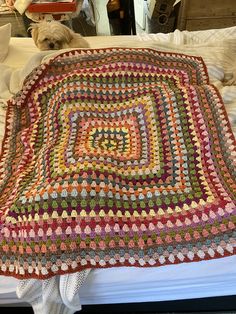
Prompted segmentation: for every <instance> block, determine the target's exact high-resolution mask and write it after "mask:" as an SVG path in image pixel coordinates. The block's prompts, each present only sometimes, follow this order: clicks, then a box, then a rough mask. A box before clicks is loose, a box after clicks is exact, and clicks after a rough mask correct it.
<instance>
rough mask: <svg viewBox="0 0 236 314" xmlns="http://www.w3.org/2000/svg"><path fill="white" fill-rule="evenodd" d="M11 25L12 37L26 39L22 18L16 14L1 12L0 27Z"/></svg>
mask: <svg viewBox="0 0 236 314" xmlns="http://www.w3.org/2000/svg"><path fill="white" fill-rule="evenodd" d="M8 23H11V36H12V37H27V36H28V35H27V31H26V29H25V25H24V21H23V18H22V16H21V15H20V14H19V13H18V12H15V11H14V12H12V11H3V12H0V26H2V25H5V24H8Z"/></svg>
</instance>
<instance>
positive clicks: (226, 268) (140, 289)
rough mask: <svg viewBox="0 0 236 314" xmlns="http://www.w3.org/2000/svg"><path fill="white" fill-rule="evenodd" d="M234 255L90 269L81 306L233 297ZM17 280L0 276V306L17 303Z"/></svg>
mask: <svg viewBox="0 0 236 314" xmlns="http://www.w3.org/2000/svg"><path fill="white" fill-rule="evenodd" d="M235 265H236V256H232V257H226V258H222V259H217V260H210V261H203V262H194V263H183V264H179V265H169V266H164V267H159V268H154V267H149V268H145V269H143V268H136V267H118V268H109V269H96V270H92V271H91V272H90V274H89V275H88V277H87V279H86V281H85V283H84V284H83V286H82V287H81V288H80V301H81V304H82V305H85V304H114V303H134V302H154V301H170V300H181V299H192V298H202V297H215V296H227V295H235V294H236V268H235ZM17 284H18V280H17V279H15V278H12V277H3V276H0V304H6V303H7V304H10V303H19V299H18V298H17V296H16V292H15V291H16V287H17Z"/></svg>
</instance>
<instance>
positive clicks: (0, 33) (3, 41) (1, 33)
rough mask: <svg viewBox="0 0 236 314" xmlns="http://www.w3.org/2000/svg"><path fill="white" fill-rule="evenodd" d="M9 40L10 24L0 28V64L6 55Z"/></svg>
mask: <svg viewBox="0 0 236 314" xmlns="http://www.w3.org/2000/svg"><path fill="white" fill-rule="evenodd" d="M10 38H11V24H10V23H9V24H6V25H3V26H1V27H0V62H3V61H4V59H5V58H6V56H7V53H8V47H9V41H10Z"/></svg>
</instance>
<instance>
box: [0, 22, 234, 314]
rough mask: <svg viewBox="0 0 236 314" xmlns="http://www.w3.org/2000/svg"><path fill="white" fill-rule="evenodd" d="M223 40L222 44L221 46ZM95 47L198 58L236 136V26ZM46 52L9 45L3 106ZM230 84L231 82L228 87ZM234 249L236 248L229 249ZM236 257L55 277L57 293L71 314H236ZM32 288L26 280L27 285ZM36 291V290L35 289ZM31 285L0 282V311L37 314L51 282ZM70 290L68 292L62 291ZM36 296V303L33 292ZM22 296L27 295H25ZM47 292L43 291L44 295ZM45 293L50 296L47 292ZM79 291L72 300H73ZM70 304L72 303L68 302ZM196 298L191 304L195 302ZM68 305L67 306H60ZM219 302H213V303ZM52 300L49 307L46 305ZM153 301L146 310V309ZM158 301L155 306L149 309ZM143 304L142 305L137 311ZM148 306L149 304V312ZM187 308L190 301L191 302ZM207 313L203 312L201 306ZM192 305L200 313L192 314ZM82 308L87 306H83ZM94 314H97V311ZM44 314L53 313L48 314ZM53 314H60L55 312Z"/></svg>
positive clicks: (120, 39)
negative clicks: (133, 311)
mask: <svg viewBox="0 0 236 314" xmlns="http://www.w3.org/2000/svg"><path fill="white" fill-rule="evenodd" d="M222 38H223V39H222ZM87 40H88V41H89V43H90V46H91V47H92V48H106V47H148V48H152V49H158V50H160V51H165V52H166V51H167V52H168V51H175V52H177V53H185V54H188V55H195V56H201V57H202V58H203V60H204V62H205V64H206V66H207V70H208V73H209V77H210V82H211V83H212V84H214V85H215V86H216V87H217V88H218V89H219V91H220V94H221V96H222V98H223V100H224V103H225V107H226V110H227V113H228V115H229V121H230V123H231V127H232V130H233V132H234V134H235V132H236V86H235V85H233V84H232V85H227V84H225V82H226V81H227V80H228V81H230V82H231V83H232V82H233V80H232V77H233V71H232V70H233V68H232V64H235V56H236V27H232V28H227V29H220V30H209V31H198V32H187V31H184V32H180V31H178V30H176V31H175V32H174V33H171V34H141V35H138V36H112V37H102V36H98V37H88V38H87ZM48 57H51V55H50V56H48V52H38V50H37V48H36V47H35V45H34V43H33V41H32V39H31V38H11V39H10V44H9V50H8V53H7V56H6V58H5V60H4V61H3V62H2V64H0V73H1V74H0V81H1V83H0V98H1V102H2V104H5V103H6V100H7V99H8V98H9V97H11V96H13V95H14V94H15V93H17V91H18V90H19V89H20V87H21V85H22V82H23V79H24V78H25V77H26V76H27V75H28V74H29V73H30V72H31V70H33V69H34V67H35V66H36V65H38V64H40V63H41V62H42V60H48ZM233 83H234V82H233ZM0 117H1V119H0V120H1V121H0V123H1V125H0V131H1V138H2V137H3V133H4V128H5V127H4V124H5V109H4V108H1V116H0ZM234 246H235V244H234ZM235 263H236V256H235V255H233V256H227V257H224V258H219V259H211V260H206V261H199V262H194V261H193V262H191V263H180V264H178V265H166V266H162V267H145V268H138V267H116V268H108V269H95V270H92V271H91V272H89V273H88V274H84V278H83V277H79V276H78V277H77V278H76V275H73V274H69V275H62V276H59V277H60V278H57V279H56V281H57V287H58V294H59V295H60V294H61V295H64V299H63V301H64V303H66V305H67V306H68V308H69V309H70V312H69V311H68V313H73V311H76V310H79V309H80V308H81V305H82V306H89V305H104V304H105V305H112V304H137V306H136V307H137V308H138V309H141V308H142V306H143V304H146V302H148V303H149V307H146V305H144V308H145V307H146V309H147V308H149V309H154V308H156V309H159V310H160V306H159V307H158V304H162V303H160V302H163V301H177V300H179V301H181V300H190V301H192V304H194V310H199V311H200V310H208V309H209V310H226V309H227V310H236V301H235V299H234V297H233V296H234V295H236V284H235V282H236V270H235ZM29 281H30V280H29ZM37 282H38V287H37V289H36V288H35V287H36V286H37ZM45 282H46V283H45V285H44V284H43V283H42V281H39V280H38V281H37V280H35V279H32V281H31V282H30V283H29V285H28V288H27V289H28V292H27V293H25V294H24V295H22V296H21V299H19V298H18V297H17V295H16V289H17V287H19V286H21V288H22V287H23V286H24V285H25V286H27V283H25V282H23V283H22V281H21V282H20V281H19V280H18V279H16V278H13V277H4V276H0V306H9V305H12V306H14V305H15V306H16V305H17V306H25V305H26V304H27V302H29V303H31V305H33V307H34V311H35V313H40V310H42V308H41V309H40V306H45V304H46V302H49V303H50V300H51V299H50V293H52V292H50V291H51V290H50V289H52V287H54V288H55V283H54V284H52V285H51V286H50V283H48V280H45ZM82 283H83V284H82ZM66 286H67V288H68V287H69V288H68V289H67V291H65V287H66ZM32 287H34V289H35V291H36V290H37V291H38V292H37V293H38V294H37V295H35V296H33V295H32V293H31V294H30V293H29V290H30V289H33V288H32ZM27 289H25V290H27ZM47 289H48V290H47ZM45 290H47V292H46V293H45ZM74 291H76V293H74ZM42 295H44V296H45V295H47V298H46V299H45V300H43V301H42V300H41V301H42V302H41V303H42V304H44V305H42V304H41V305H40V306H39V305H38V304H37V305H35V303H34V302H35V300H34V299H35V298H36V297H37V298H40V297H41V298H42ZM71 295H72V297H71V298H70V296H71ZM212 297H221V299H219V300H224V297H226V299H225V300H227V297H230V301H231V302H232V303H229V302H227V301H226V304H224V305H222V304H221V303H220V301H219V300H218V299H217V301H211V299H209V304H208V305H206V304H205V303H204V299H203V301H202V303H201V304H199V302H198V299H200V300H201V299H202V298H212ZM192 299H196V303H194V300H192ZM65 300H66V301H65ZM214 300H216V299H214ZM51 301H52V300H51ZM150 302H151V303H150ZM153 302H155V307H154V306H153V304H154V303H153ZM141 303H142V304H141ZM150 304H152V305H150ZM187 304H188V305H187V308H184V305H183V306H182V307H180V310H181V311H184V310H185V311H190V310H193V309H192V308H191V306H189V303H187ZM190 304H191V302H190ZM203 304H204V306H205V308H202V307H201V305H202V306H203ZM196 306H197V309H196ZM84 308H85V309H86V307H84ZM161 309H162V310H167V311H170V310H171V311H173V310H176V309H178V305H172V306H171V305H170V306H169V307H167V308H163V307H162V308H161ZM96 311H97V312H98V308H97V310H96ZM48 313H52V312H50V311H48ZM54 313H58V312H56V311H55V312H54Z"/></svg>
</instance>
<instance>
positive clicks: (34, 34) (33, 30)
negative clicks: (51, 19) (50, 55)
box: [28, 23, 39, 43]
mask: <svg viewBox="0 0 236 314" xmlns="http://www.w3.org/2000/svg"><path fill="white" fill-rule="evenodd" d="M38 28H39V26H38V24H37V23H31V24H30V27H29V28H28V30H30V32H31V36H32V38H33V40H34V42H35V43H36V42H37V40H38Z"/></svg>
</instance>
